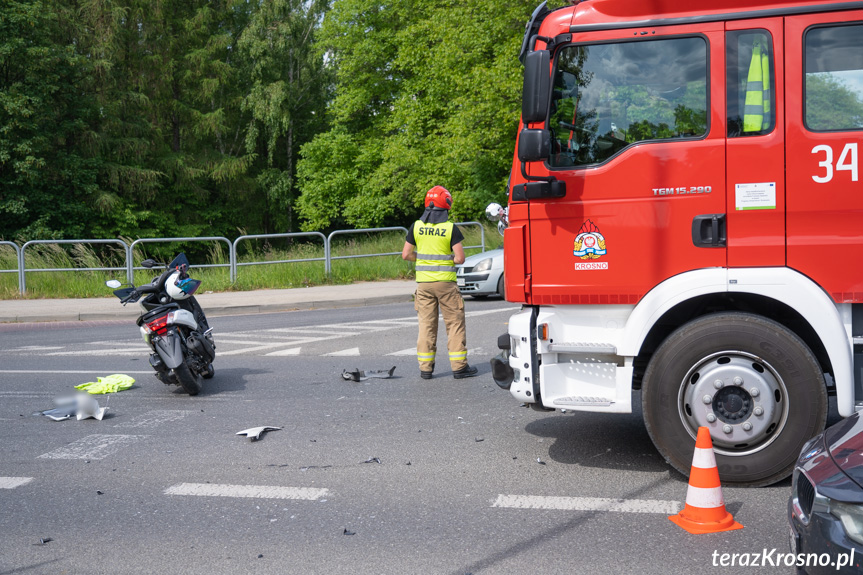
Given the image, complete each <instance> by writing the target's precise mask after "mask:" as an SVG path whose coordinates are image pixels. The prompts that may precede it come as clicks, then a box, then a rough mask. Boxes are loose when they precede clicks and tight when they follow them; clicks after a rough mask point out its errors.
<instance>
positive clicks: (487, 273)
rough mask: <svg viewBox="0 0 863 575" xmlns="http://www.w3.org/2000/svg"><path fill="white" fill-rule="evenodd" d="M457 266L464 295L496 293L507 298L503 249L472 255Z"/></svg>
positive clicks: (460, 289) (457, 276)
mask: <svg viewBox="0 0 863 575" xmlns="http://www.w3.org/2000/svg"><path fill="white" fill-rule="evenodd" d="M457 268H458V269H457V270H456V281H457V282H458V289H459V291H460V292H461V294H462V295H469V296H471V297H475V298H483V297H486V296H490V295H496V296H500V297H501V298H504V299H506V298H505V293H504V279H503V250H502V249H498V250H489V251H487V252H482V253H479V254H476V255H473V256H470V257H468V258H467V259H465V261H464V263H463V264H462V265H460V266H457Z"/></svg>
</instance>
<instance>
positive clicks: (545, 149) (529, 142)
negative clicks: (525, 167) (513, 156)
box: [518, 128, 551, 162]
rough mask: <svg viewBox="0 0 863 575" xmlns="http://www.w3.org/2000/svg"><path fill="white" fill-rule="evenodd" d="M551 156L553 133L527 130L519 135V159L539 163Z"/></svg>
mask: <svg viewBox="0 0 863 575" xmlns="http://www.w3.org/2000/svg"><path fill="white" fill-rule="evenodd" d="M550 155H551V132H549V131H548V130H529V129H527V128H525V129H524V130H522V131H521V133H520V134H519V135H518V159H519V160H521V161H522V162H539V161H540V160H545V159H546V158H548V157H549V156H550Z"/></svg>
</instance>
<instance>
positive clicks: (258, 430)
mask: <svg viewBox="0 0 863 575" xmlns="http://www.w3.org/2000/svg"><path fill="white" fill-rule="evenodd" d="M280 429H281V427H273V426H271V425H262V426H260V427H250V428H249V429H244V430H243V431H238V432H237V435H245V436H246V437H249V438H251V440H252V441H257V440H259V439H260V438H261V435H262V434H263V433H265V432H267V431H278V430H280Z"/></svg>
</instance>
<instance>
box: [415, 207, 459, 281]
mask: <svg viewBox="0 0 863 575" xmlns="http://www.w3.org/2000/svg"><path fill="white" fill-rule="evenodd" d="M453 227H454V226H453V223H452V222H444V223H442V224H424V223H423V222H422V221H417V223H416V224H414V240H415V241H416V246H417V267H416V270H417V281H418V282H454V281H456V277H455V258H454V256H453V253H452V246H450V242H451V241H452V231H453Z"/></svg>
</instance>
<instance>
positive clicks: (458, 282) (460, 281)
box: [455, 278, 464, 287]
mask: <svg viewBox="0 0 863 575" xmlns="http://www.w3.org/2000/svg"><path fill="white" fill-rule="evenodd" d="M455 283H456V285H457V286H458V287H464V278H456V280H455Z"/></svg>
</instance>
